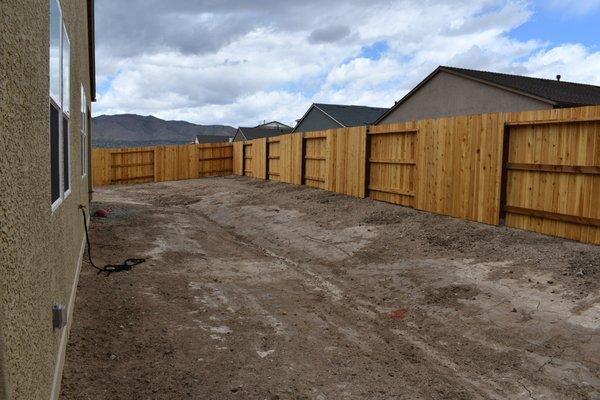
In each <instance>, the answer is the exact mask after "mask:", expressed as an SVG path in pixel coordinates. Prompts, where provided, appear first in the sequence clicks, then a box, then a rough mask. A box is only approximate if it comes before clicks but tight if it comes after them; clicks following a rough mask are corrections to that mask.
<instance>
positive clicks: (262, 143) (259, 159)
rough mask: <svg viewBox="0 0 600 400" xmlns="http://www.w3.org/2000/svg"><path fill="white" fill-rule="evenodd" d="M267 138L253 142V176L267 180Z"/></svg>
mask: <svg viewBox="0 0 600 400" xmlns="http://www.w3.org/2000/svg"><path fill="white" fill-rule="evenodd" d="M267 161H268V160H267V138H260V139H254V140H253V141H252V170H253V174H252V176H253V177H254V178H258V179H267Z"/></svg>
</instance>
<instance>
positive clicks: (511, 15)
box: [95, 0, 600, 126]
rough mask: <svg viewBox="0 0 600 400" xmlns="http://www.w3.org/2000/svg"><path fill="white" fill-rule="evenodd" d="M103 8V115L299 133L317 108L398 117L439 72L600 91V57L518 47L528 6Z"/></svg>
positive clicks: (260, 2)
mask: <svg viewBox="0 0 600 400" xmlns="http://www.w3.org/2000/svg"><path fill="white" fill-rule="evenodd" d="M598 2H600V0H599V1H598ZM204 3H206V4H204ZM587 3H597V2H590V1H588V2H587ZM96 4H97V10H96V13H97V15H98V28H97V30H98V54H97V60H98V65H97V68H98V80H99V82H100V83H102V82H110V88H109V90H108V91H107V92H106V93H104V94H103V95H102V96H101V97H100V98H99V101H98V103H97V105H96V108H95V114H101V113H109V114H110V113H123V112H134V113H140V114H152V115H156V116H158V117H164V118H169V119H179V120H189V121H192V122H197V123H204V124H214V123H225V124H231V125H234V126H235V125H253V124H257V123H258V122H259V121H261V120H263V119H267V120H272V119H277V120H281V121H282V122H286V123H293V122H294V120H295V119H297V118H300V117H301V116H302V114H303V113H304V111H305V110H306V108H307V107H308V105H309V104H310V103H311V102H313V101H315V102H316V101H319V102H336V103H346V104H364V105H371V106H391V105H392V104H393V102H394V100H397V99H399V98H401V97H402V96H403V95H404V94H405V93H406V92H407V91H408V90H410V89H411V88H412V87H413V86H414V85H415V84H417V83H418V82H419V81H420V80H421V79H423V78H424V77H425V76H427V75H428V74H429V73H430V72H431V71H432V70H433V69H434V68H435V67H437V66H438V65H440V64H451V65H455V66H463V67H470V68H480V69H488V70H498V71H503V72H509V73H510V72H513V73H519V74H527V75H535V76H545V77H550V78H553V77H554V76H555V75H556V74H559V73H560V74H562V75H563V76H564V79H568V80H574V81H587V82H595V83H600V82H598V79H599V78H598V76H597V74H596V73H595V71H598V69H599V68H600V53H598V52H595V51H594V50H592V49H589V48H586V47H584V46H582V45H579V44H570V45H559V46H556V47H548V45H547V44H546V43H545V42H544V41H543V38H540V39H541V40H530V41H520V40H517V39H514V38H511V37H510V36H509V35H508V33H509V32H510V31H511V30H513V29H514V28H516V27H518V26H519V25H520V24H522V23H523V22H525V21H527V20H528V19H530V18H531V16H532V11H531V9H530V6H529V4H528V3H526V2H525V1H522V0H454V1H452V0H422V1H419V2H416V1H408V0H403V1H394V2H389V1H387V0H370V1H367V0H352V1H347V2H343V3H341V4H335V5H329V6H328V7H322V4H321V3H320V2H319V1H317V0H304V1H303V2H297V1H292V0H289V1H284V0H279V1H277V0H256V2H252V3H250V2H246V1H242V0H223V1H220V2H213V1H206V2H203V1H198V2H189V1H184V0H172V1H170V2H165V3H162V2H160V1H158V0H147V1H141V0H132V1H131V2H126V3H123V2H120V1H117V0H98V1H97V3H96ZM151 4H154V6H151ZM167 5H168V6H167ZM319 5H321V6H319ZM123 7H125V8H126V9H123ZM136 7H138V8H137V9H136ZM153 7H154V8H153ZM316 9H318V10H319V12H318V13H317V14H315V10H316ZM150 10H152V11H150ZM139 15H141V16H140V17H139V18H138V16H139ZM138 19H139V20H138ZM119 20H121V21H127V22H128V23H119ZM174 21H175V22H177V23H176V24H173V22H174ZM348 21H352V23H351V24H349V23H347V22H348ZM173 25H175V26H173ZM375 42H385V43H387V46H386V48H385V51H383V53H382V54H379V55H378V57H372V58H373V59H371V58H368V57H367V56H365V55H364V54H363V53H362V49H363V48H364V47H365V46H370V45H372V44H373V43H375Z"/></svg>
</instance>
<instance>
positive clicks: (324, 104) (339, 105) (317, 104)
mask: <svg viewBox="0 0 600 400" xmlns="http://www.w3.org/2000/svg"><path fill="white" fill-rule="evenodd" d="M313 104H314V105H315V106H335V107H362V108H374V109H385V110H387V108H386V107H373V106H363V105H360V104H333V103H313Z"/></svg>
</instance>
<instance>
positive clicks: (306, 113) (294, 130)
mask: <svg viewBox="0 0 600 400" xmlns="http://www.w3.org/2000/svg"><path fill="white" fill-rule="evenodd" d="M313 108H316V109H318V110H319V111H321V112H322V113H323V114H325V115H326V116H328V117H329V118H331V119H332V120H333V121H334V122H335V123H337V124H338V125H340V127H342V128H345V126H344V124H342V123H340V121H338V120H336V119H335V118H333V117H332V116H331V115H329V114H327V113H326V112H325V111H323V110H322V109H321V108H320V107H318V106H317V104H316V103H312V104H311V105H310V107H308V110H306V112H305V113H304V115H303V116H302V118H300V119H299V120H298V122H297V123H296V126H295V127H294V129H293V130H292V132H291V133H296V129H298V127H299V126H300V124H301V123H302V121H304V119H305V118H306V117H307V115H308V113H309V112H310V110H312V109H313Z"/></svg>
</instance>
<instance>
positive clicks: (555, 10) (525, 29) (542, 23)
mask: <svg viewBox="0 0 600 400" xmlns="http://www.w3.org/2000/svg"><path fill="white" fill-rule="evenodd" d="M551 3H553V2H551V1H539V0H538V1H536V2H534V3H532V5H531V8H532V9H533V12H534V14H533V15H532V17H531V19H530V20H529V21H527V22H526V23H524V24H523V25H521V26H520V27H518V28H516V29H515V30H513V31H512V32H511V33H510V35H511V36H513V37H515V38H516V39H520V40H531V39H536V40H543V41H548V42H550V43H552V44H562V43H581V44H583V45H586V46H590V47H596V48H597V47H598V45H600V43H599V40H600V1H596V2H594V1H588V2H587V3H588V4H587V6H583V8H578V7H577V6H573V3H575V2H572V1H567V2H564V3H565V5H564V6H563V7H561V6H559V5H558V4H554V5H552V4H551ZM554 3H558V2H554ZM583 3H586V1H585V0H584V1H583ZM580 7H581V6H580Z"/></svg>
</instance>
